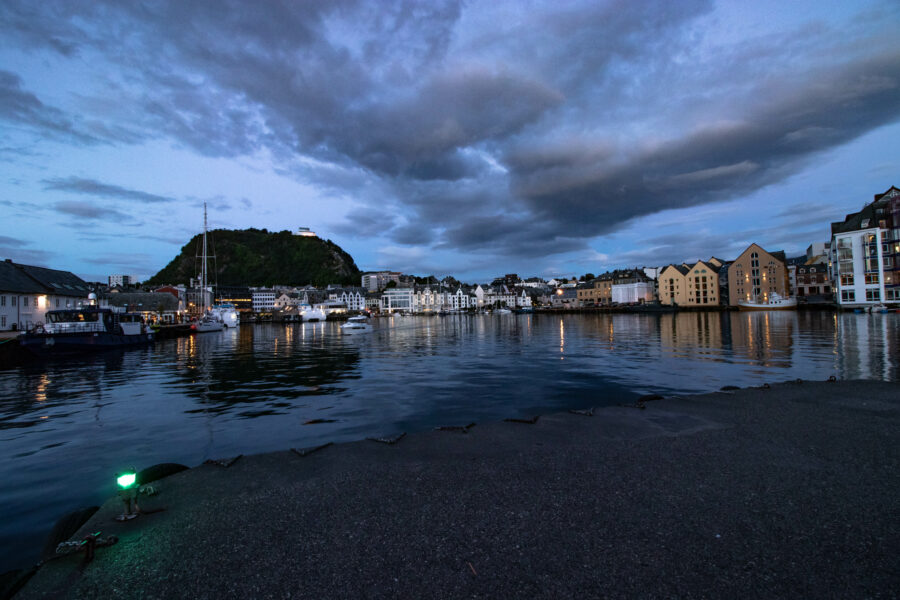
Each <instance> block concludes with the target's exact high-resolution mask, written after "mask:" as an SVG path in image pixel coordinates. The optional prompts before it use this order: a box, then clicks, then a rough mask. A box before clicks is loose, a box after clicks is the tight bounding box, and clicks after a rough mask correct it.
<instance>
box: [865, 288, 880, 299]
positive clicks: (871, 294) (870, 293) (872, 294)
mask: <svg viewBox="0 0 900 600" xmlns="http://www.w3.org/2000/svg"><path fill="white" fill-rule="evenodd" d="M866 300H867V301H868V302H880V301H881V290H879V289H877V288H876V289H874V290H866Z"/></svg>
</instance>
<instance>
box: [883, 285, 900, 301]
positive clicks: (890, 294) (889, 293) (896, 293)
mask: <svg viewBox="0 0 900 600" xmlns="http://www.w3.org/2000/svg"><path fill="white" fill-rule="evenodd" d="M884 293H885V296H886V298H887V300H889V301H894V302H896V301H898V300H900V288H891V289H888V290H884Z"/></svg>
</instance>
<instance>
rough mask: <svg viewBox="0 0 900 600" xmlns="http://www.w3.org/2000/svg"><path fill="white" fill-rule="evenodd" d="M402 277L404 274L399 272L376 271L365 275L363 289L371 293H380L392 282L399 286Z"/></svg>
mask: <svg viewBox="0 0 900 600" xmlns="http://www.w3.org/2000/svg"><path fill="white" fill-rule="evenodd" d="M401 275H402V273H400V272H399V271H375V272H372V273H363V276H362V287H364V288H365V289H366V290H368V291H370V292H378V291H381V290H383V289H384V288H385V287H387V284H388V283H390V282H391V281H393V282H394V283H396V284H398V285H399V284H400V276H401Z"/></svg>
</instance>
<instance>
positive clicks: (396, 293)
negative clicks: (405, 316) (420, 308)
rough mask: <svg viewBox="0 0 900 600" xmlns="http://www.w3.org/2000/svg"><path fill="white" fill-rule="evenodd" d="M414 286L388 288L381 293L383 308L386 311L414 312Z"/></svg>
mask: <svg viewBox="0 0 900 600" xmlns="http://www.w3.org/2000/svg"><path fill="white" fill-rule="evenodd" d="M414 296H415V290H414V289H413V288H412V287H402V288H401V287H396V288H387V289H386V290H384V291H383V292H382V293H381V308H382V310H383V311H385V312H397V311H401V312H412V311H413V310H415V302H414V300H413V297H414Z"/></svg>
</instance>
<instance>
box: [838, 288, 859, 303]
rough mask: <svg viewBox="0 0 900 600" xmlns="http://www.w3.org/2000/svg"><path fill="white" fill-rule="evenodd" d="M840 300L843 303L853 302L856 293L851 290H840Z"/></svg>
mask: <svg viewBox="0 0 900 600" xmlns="http://www.w3.org/2000/svg"><path fill="white" fill-rule="evenodd" d="M841 300H842V301H843V302H855V301H856V292H854V291H853V290H841Z"/></svg>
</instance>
